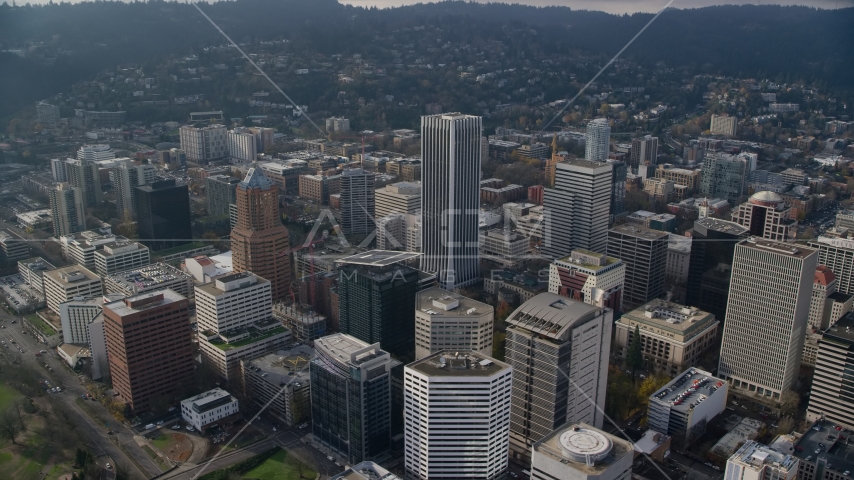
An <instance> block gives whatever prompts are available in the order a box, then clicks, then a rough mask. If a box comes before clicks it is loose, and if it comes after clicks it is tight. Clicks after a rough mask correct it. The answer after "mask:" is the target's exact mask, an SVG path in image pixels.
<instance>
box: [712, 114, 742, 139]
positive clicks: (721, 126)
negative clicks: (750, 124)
mask: <svg viewBox="0 0 854 480" xmlns="http://www.w3.org/2000/svg"><path fill="white" fill-rule="evenodd" d="M737 124H738V119H736V118H735V117H730V116H729V115H712V125H711V128H709V131H710V132H711V134H712V135H726V136H727V137H734V136H735V132H736V126H737Z"/></svg>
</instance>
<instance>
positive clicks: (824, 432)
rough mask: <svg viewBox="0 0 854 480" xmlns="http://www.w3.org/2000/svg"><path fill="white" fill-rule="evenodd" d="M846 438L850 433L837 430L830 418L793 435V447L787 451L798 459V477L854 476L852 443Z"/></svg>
mask: <svg viewBox="0 0 854 480" xmlns="http://www.w3.org/2000/svg"><path fill="white" fill-rule="evenodd" d="M849 428H850V427H849ZM849 438H850V434H849V433H847V432H843V431H841V430H837V428H836V426H835V424H834V423H832V421H828V422H822V421H819V422H816V423H815V424H813V425H812V427H811V428H809V429H807V430H806V431H805V432H804V433H802V434H801V435H800V436H799V437H797V438H795V439H794V440H795V441H794V445H793V446H792V447H793V448H792V449H791V450H789V451H788V452H787V453H790V454H791V456H792V457H794V458H795V461H796V462H797V468H796V471H797V478H798V480H848V479H849V478H851V476H852V475H854V445H852V444H851V442H850V441H849V440H848V439H849ZM786 480H789V479H788V478H787V479H786Z"/></svg>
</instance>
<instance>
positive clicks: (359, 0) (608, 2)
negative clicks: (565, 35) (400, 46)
mask: <svg viewBox="0 0 854 480" xmlns="http://www.w3.org/2000/svg"><path fill="white" fill-rule="evenodd" d="M338 1H339V2H340V3H346V4H349V5H357V6H361V7H378V8H388V7H400V6H403V5H413V4H416V3H429V0H338ZM476 1H477V2H480V3H489V2H495V1H499V2H501V3H521V4H523V5H532V6H537V7H546V6H559V7H570V8H572V9H573V10H601V11H603V12H608V13H615V14H623V13H636V12H657V11H658V10H660V9H661V8H662V7H664V6H665V5H667V2H668V0H476ZM748 4H751V5H805V6H808V7H816V8H828V9H833V8H845V7H854V0H752V1H751V0H676V1H675V2H673V5H672V6H673V7H675V8H701V7H708V6H712V5H748Z"/></svg>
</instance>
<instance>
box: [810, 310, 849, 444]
mask: <svg viewBox="0 0 854 480" xmlns="http://www.w3.org/2000/svg"><path fill="white" fill-rule="evenodd" d="M852 369H854V314H850V313H849V314H848V315H846V316H845V317H843V318H842V319H840V320H839V321H838V322H836V324H834V325H833V327H831V328H829V329H827V330H825V331H824V332H823V333H822V336H821V339H820V340H819V341H818V355H817V358H816V362H815V376H814V377H813V383H812V388H811V389H810V403H809V406H808V407H807V419H808V420H811V421H815V420H818V419H820V418H824V419H827V420H829V421H831V422H833V423H835V424H837V425H841V426H842V427H843V428H846V429H849V430H851V429H854V398H852V397H851V395H850V394H849V393H847V392H851V391H852V390H854V378H852V377H851V375H847V374H844V373H843V372H850V371H852Z"/></svg>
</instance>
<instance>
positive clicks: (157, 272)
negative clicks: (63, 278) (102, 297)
mask: <svg viewBox="0 0 854 480" xmlns="http://www.w3.org/2000/svg"><path fill="white" fill-rule="evenodd" d="M167 288H168V289H170V290H172V291H174V292H175V293H178V294H180V295H181V296H183V297H185V298H188V299H192V298H193V296H194V293H195V292H194V291H193V277H191V276H190V274H188V273H186V272H182V271H181V270H178V269H177V268H175V267H173V266H172V265H169V264H168V263H152V264H150V265H143V266H141V267H138V268H134V269H131V270H123V271H120V272H118V273H114V274H112V275H109V276H106V277H104V290H106V292H107V293H120V294H122V295H124V296H126V297H130V296H133V295H138V294H140V293H143V292H150V291H153V290H164V289H167Z"/></svg>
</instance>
